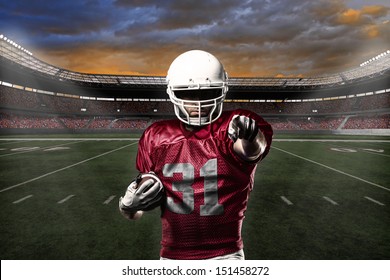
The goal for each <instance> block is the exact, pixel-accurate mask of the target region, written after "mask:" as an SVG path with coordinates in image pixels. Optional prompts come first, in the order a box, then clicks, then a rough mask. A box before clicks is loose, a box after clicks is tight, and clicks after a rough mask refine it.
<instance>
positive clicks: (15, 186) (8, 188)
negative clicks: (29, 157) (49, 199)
mask: <svg viewBox="0 0 390 280" xmlns="http://www.w3.org/2000/svg"><path fill="white" fill-rule="evenodd" d="M137 143H138V142H133V143H130V144H128V145H125V146H122V147H120V148H117V149H114V150H111V151H108V152H105V153H102V154H100V155H97V156H94V157H90V158H88V159H85V160H82V161H79V162H76V163H74V164H71V165H68V166H65V167H63V168H60V169H57V170H54V171H52V172H48V173H46V174H43V175H41V176H38V177H35V178H32V179H30V180H27V181H24V182H21V183H19V184H16V185H13V186H9V187H6V188H4V189H1V190H0V193H2V192H5V191H8V190H12V189H14V188H17V187H19V186H22V185H25V184H28V183H31V182H34V181H37V180H39V179H42V178H45V177H47V176H50V175H53V174H55V173H58V172H61V171H64V170H66V169H69V168H72V167H75V166H77V165H80V164H83V163H86V162H88V161H91V160H94V159H97V158H99V157H102V156H105V155H108V154H111V153H113V152H116V151H119V150H122V149H124V148H127V147H129V146H132V145H135V144H137Z"/></svg>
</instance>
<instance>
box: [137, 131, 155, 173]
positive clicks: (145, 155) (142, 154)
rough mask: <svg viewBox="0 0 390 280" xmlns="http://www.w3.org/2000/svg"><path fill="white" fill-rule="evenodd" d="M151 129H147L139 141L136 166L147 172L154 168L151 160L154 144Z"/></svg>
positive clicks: (140, 170)
mask: <svg viewBox="0 0 390 280" xmlns="http://www.w3.org/2000/svg"><path fill="white" fill-rule="evenodd" d="M150 140H151V135H150V130H149V129H146V130H145V132H144V133H143V134H142V137H141V139H140V140H139V142H138V152H137V158H136V167H137V169H138V171H139V172H141V173H147V172H149V171H151V170H153V164H152V161H151V151H150V147H151V146H152V144H151V142H150Z"/></svg>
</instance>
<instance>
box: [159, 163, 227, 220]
mask: <svg viewBox="0 0 390 280" xmlns="http://www.w3.org/2000/svg"><path fill="white" fill-rule="evenodd" d="M217 170H218V167H217V159H216V158H213V159H210V160H208V161H207V162H206V163H205V165H203V166H202V168H201V169H200V176H201V177H203V178H204V204H203V205H201V206H200V215H201V216H213V215H221V214H222V213H223V205H222V204H219V203H218V181H217V175H218V174H217ZM174 173H181V174H182V175H183V179H182V180H181V181H175V182H173V183H172V190H173V191H175V192H181V193H182V194H183V201H182V202H179V203H177V202H175V201H174V199H173V198H172V197H167V208H168V209H169V210H170V211H172V212H174V213H178V214H190V213H192V211H194V205H195V202H194V189H193V188H192V184H193V182H194V174H195V170H194V166H193V165H192V164H191V163H167V164H165V165H164V168H163V175H164V176H165V177H168V178H171V177H173V174H174Z"/></svg>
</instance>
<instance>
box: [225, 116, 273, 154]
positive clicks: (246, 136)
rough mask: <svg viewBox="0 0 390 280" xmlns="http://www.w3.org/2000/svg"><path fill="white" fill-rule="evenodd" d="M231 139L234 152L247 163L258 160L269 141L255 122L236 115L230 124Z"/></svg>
mask: <svg viewBox="0 0 390 280" xmlns="http://www.w3.org/2000/svg"><path fill="white" fill-rule="evenodd" d="M229 137H230V138H231V139H232V140H233V142H234V144H233V150H234V152H235V153H236V154H237V155H238V156H239V157H240V158H242V159H243V160H245V161H254V160H256V159H258V158H259V157H260V156H261V155H262V154H263V153H264V151H265V149H266V147H267V140H266V139H265V136H264V134H263V133H262V132H261V131H260V130H259V128H258V126H257V123H256V121H255V120H253V119H251V118H249V117H246V116H240V115H236V116H234V117H233V118H232V120H231V122H230V124H229Z"/></svg>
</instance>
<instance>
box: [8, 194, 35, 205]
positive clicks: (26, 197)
mask: <svg viewBox="0 0 390 280" xmlns="http://www.w3.org/2000/svg"><path fill="white" fill-rule="evenodd" d="M31 197H33V195H32V194H30V195H28V196H25V197H22V198H21V199H18V200H16V201H14V202H12V203H13V204H17V203H20V202H22V201H25V200H26V199H29V198H31Z"/></svg>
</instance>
